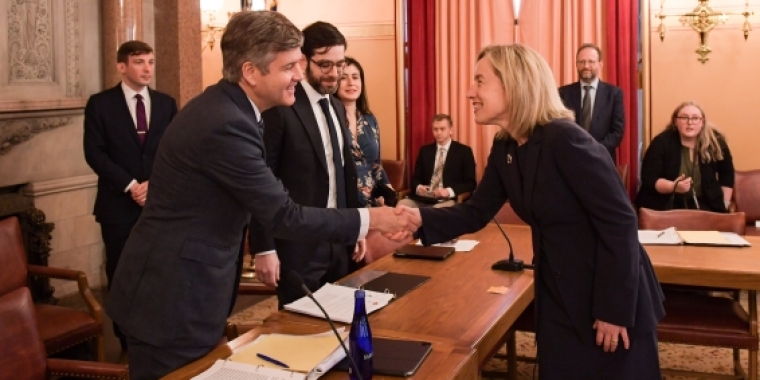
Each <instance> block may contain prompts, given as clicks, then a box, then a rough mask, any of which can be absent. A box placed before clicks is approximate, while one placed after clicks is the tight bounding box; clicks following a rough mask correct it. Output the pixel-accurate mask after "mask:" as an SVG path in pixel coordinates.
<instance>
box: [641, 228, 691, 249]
mask: <svg viewBox="0 0 760 380" xmlns="http://www.w3.org/2000/svg"><path fill="white" fill-rule="evenodd" d="M639 243H641V244H661V245H678V244H683V240H681V237H680V236H678V231H676V229H675V228H673V227H671V228H666V229H664V230H639Z"/></svg>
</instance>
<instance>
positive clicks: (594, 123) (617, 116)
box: [559, 43, 625, 162]
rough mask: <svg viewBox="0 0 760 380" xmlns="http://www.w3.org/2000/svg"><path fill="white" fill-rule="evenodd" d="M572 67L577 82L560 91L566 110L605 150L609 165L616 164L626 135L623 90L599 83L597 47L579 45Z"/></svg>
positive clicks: (599, 64)
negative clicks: (571, 113)
mask: <svg viewBox="0 0 760 380" xmlns="http://www.w3.org/2000/svg"><path fill="white" fill-rule="evenodd" d="M575 64H576V68H577V69H578V76H579V77H580V81H578V82H575V83H571V84H568V85H565V86H562V87H560V88H559V95H560V97H561V98H562V102H563V103H565V107H567V108H569V109H571V110H572V111H573V112H575V122H576V123H577V124H578V125H580V126H581V127H583V129H585V130H586V131H588V133H590V134H591V136H593V137H594V139H595V140H596V141H598V142H600V143H601V144H602V145H604V147H605V148H607V151H608V152H610V156H611V157H612V162H617V160H616V157H615V149H616V148H617V147H618V145H620V141H622V140H623V133H624V132H625V110H624V109H623V90H621V89H620V87H617V86H614V85H611V84H609V83H607V82H602V81H601V80H599V70H601V69H602V66H603V65H604V63H603V62H602V49H600V48H599V47H598V46H596V45H594V44H591V43H587V44H583V45H581V47H580V48H578V52H577V53H576V55H575ZM586 95H588V96H586Z"/></svg>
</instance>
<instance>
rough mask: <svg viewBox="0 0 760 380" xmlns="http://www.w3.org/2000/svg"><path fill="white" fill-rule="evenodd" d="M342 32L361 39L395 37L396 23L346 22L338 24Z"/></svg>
mask: <svg viewBox="0 0 760 380" xmlns="http://www.w3.org/2000/svg"><path fill="white" fill-rule="evenodd" d="M337 27H338V29H340V32H341V33H343V35H344V36H346V38H351V39H360V38H377V37H390V38H393V37H394V36H395V35H396V25H394V24H393V23H388V24H346V25H337Z"/></svg>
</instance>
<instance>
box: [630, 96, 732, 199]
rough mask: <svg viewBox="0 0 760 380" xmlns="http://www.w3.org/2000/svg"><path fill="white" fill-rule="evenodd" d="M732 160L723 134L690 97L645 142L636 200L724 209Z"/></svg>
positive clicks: (729, 196)
mask: <svg viewBox="0 0 760 380" xmlns="http://www.w3.org/2000/svg"><path fill="white" fill-rule="evenodd" d="M733 187H734V164H733V161H732V159H731V152H730V151H729V150H728V145H726V140H725V138H723V135H721V134H720V132H718V131H717V130H716V129H715V128H713V127H712V126H711V125H710V124H709V123H708V122H707V118H705V113H704V111H702V107H700V106H699V105H697V104H696V103H694V102H685V103H681V104H680V105H679V106H678V107H676V109H675V111H673V116H671V118H670V123H669V124H668V126H667V127H666V128H665V130H664V131H662V132H661V133H660V134H659V135H657V137H655V138H654V139H653V140H652V143H651V144H649V148H648V149H647V152H646V153H645V154H644V161H643V163H642V165H641V189H639V194H638V195H637V196H636V206H637V207H646V208H650V209H654V210H670V209H674V208H675V209H678V208H689V209H702V210H707V211H714V212H728V210H727V208H728V204H729V203H730V202H731V195H732V194H733Z"/></svg>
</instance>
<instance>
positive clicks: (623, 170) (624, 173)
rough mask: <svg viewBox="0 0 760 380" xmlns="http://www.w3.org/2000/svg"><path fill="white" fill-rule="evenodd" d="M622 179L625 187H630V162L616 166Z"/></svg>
mask: <svg viewBox="0 0 760 380" xmlns="http://www.w3.org/2000/svg"><path fill="white" fill-rule="evenodd" d="M616 168H617V172H618V175H619V176H620V180H622V181H623V187H625V188H626V189H627V188H628V164H620V165H617V166H616Z"/></svg>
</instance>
